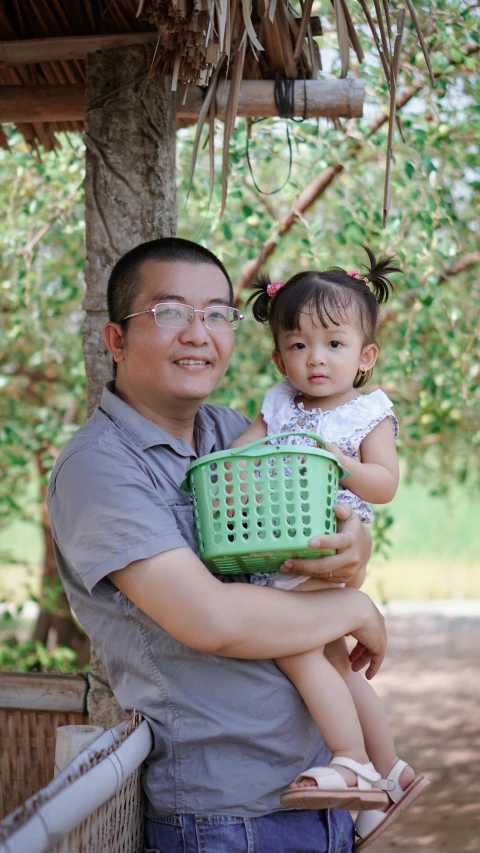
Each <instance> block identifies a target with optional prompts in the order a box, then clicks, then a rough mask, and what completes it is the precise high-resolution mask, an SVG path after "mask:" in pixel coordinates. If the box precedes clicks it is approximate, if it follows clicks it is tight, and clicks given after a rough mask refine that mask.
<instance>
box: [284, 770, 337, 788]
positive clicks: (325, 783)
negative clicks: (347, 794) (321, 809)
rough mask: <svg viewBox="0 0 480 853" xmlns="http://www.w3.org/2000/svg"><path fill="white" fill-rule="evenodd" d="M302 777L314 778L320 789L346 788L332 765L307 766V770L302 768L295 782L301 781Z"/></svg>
mask: <svg viewBox="0 0 480 853" xmlns="http://www.w3.org/2000/svg"><path fill="white" fill-rule="evenodd" d="M303 779H314V780H315V782H316V783H317V788H319V789H320V790H322V789H323V790H328V789H330V788H332V787H333V788H334V789H335V790H336V789H338V788H347V787H348V785H347V783H346V781H345V779H344V778H343V776H342V775H341V773H338V771H337V770H334V768H333V767H330V766H328V767H309V768H308V770H304V771H303V773H299V775H298V776H297V778H296V779H295V782H301V781H302V780H303Z"/></svg>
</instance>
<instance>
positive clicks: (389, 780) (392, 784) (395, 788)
mask: <svg viewBox="0 0 480 853" xmlns="http://www.w3.org/2000/svg"><path fill="white" fill-rule="evenodd" d="M405 767H408V764H407V763H406V761H402V760H401V759H400V758H399V760H398V761H397V763H396V764H394V765H393V767H392V769H391V770H390V773H389V774H388V776H387V777H386V779H380V782H379V783H378V787H379V788H380V789H381V790H382V791H386V792H387V794H388V796H389V797H390V799H391V800H393V802H394V803H398V802H400V800H401V799H402V797H403V796H404V794H405V791H404V790H403V789H402V788H401V787H400V776H401V775H402V773H403V771H404V770H405Z"/></svg>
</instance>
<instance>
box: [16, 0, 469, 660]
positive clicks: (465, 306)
mask: <svg viewBox="0 0 480 853" xmlns="http://www.w3.org/2000/svg"><path fill="white" fill-rule="evenodd" d="M416 9H417V13H418V14H419V15H420V17H421V18H422V20H424V21H427V24H426V25H425V26H426V32H427V41H428V43H429V46H430V50H431V57H432V63H433V69H434V72H435V75H436V76H437V85H436V88H435V89H431V88H430V86H429V83H428V78H427V76H426V74H425V65H424V59H423V55H422V54H421V52H420V51H419V47H418V43H417V41H416V39H415V36H414V34H413V33H411V34H410V36H409V38H408V39H407V40H406V47H405V51H406V54H405V57H404V67H403V69H402V80H403V83H402V89H401V91H400V93H399V94H400V96H402V97H403V98H404V100H405V106H404V107H403V110H402V112H401V120H402V126H403V132H404V136H405V143H403V142H402V141H401V140H400V138H399V134H398V132H397V135H396V136H397V138H396V142H395V156H394V162H393V165H392V204H391V211H390V216H389V219H388V222H387V226H386V228H385V229H383V228H382V198H383V181H384V167H385V150H386V135H387V122H386V114H387V111H388V108H387V104H388V93H387V90H386V87H385V85H384V84H383V82H382V75H381V74H380V73H379V62H378V58H377V56H376V54H373V53H371V52H370V53H367V54H366V58H365V62H364V64H363V65H362V67H361V69H358V68H356V67H354V68H353V70H352V73H353V74H359V75H360V74H361V76H362V77H363V78H364V79H365V82H366V88H367V97H366V108H365V115H364V118H363V119H360V120H355V121H351V122H347V121H343V122H336V123H335V124H333V123H331V122H329V121H327V120H326V119H320V120H319V121H318V122H313V121H301V122H293V121H290V122H289V123H288V124H289V133H290V137H291V148H292V153H291V156H290V150H289V144H288V140H287V136H286V122H285V121H283V120H265V121H253V122H251V123H247V122H246V121H243V120H238V121H237V126H236V129H235V132H234V134H233V136H232V139H231V143H230V178H229V194H228V204H227V210H226V213H225V214H224V216H223V218H222V219H220V218H219V215H218V210H219V199H220V180H219V178H218V181H217V182H216V183H215V185H214V187H213V197H212V200H211V203H210V204H209V201H208V198H209V163H208V154H207V152H206V151H205V150H204V151H202V152H201V153H200V156H199V160H198V163H197V168H196V172H195V178H194V182H193V187H192V191H191V194H190V198H189V200H188V203H186V197H187V186H188V175H189V168H190V158H191V152H192V147H193V139H194V132H195V129H194V128H190V129H184V130H181V131H179V133H178V145H177V169H178V207H179V214H178V234H179V236H182V237H186V238H188V239H192V240H197V241H199V242H201V243H203V244H205V245H207V246H208V247H209V248H211V249H212V250H213V251H215V252H216V253H217V254H218V255H219V256H220V257H221V259H222V260H223V261H224V263H225V264H226V266H227V267H228V269H229V271H230V272H231V274H232V277H233V279H234V281H237V282H238V283H239V284H242V283H243V282H244V280H245V278H246V271H247V270H249V269H252V267H253V266H255V259H256V258H258V257H260V256H261V255H260V253H261V252H263V254H266V252H265V246H267V248H268V247H270V248H273V249H274V251H272V252H271V253H270V256H269V257H268V262H267V264H266V266H267V268H269V269H270V270H271V272H272V275H273V277H274V278H283V279H286V278H288V277H289V276H290V275H291V274H292V273H294V272H297V271H299V270H301V269H308V268H311V267H317V268H321V269H322V268H326V267H328V266H331V265H340V266H344V267H346V268H347V269H350V268H355V267H358V266H360V265H361V264H362V263H363V262H364V261H365V260H366V257H365V253H364V251H363V249H362V244H364V243H365V244H367V245H369V246H370V247H371V248H372V249H373V250H374V251H375V252H376V253H378V254H383V253H387V254H390V253H392V254H393V253H395V254H396V255H397V257H398V258H399V260H400V262H401V266H402V267H403V269H404V275H403V276H396V291H395V296H394V298H393V299H392V301H391V303H389V304H388V306H387V307H386V309H384V311H383V314H382V319H381V323H380V325H381V329H380V344H381V356H380V359H379V362H378V367H376V369H375V374H374V377H373V380H372V382H371V384H370V386H369V387H370V390H373V388H374V387H376V386H377V385H381V386H382V387H383V388H384V389H385V390H386V391H387V393H388V394H389V395H390V396H391V397H392V398H393V400H394V402H395V404H396V407H397V412H398V414H399V417H400V420H401V424H402V430H401V436H400V441H399V452H400V455H401V459H402V465H403V470H404V477H405V478H406V479H407V480H411V481H413V482H414V483H416V484H418V485H417V486H415V488H417V489H420V490H423V491H421V492H417V493H416V494H418V495H425V489H428V491H429V492H430V493H433V494H437V495H442V494H445V492H446V491H447V490H448V489H449V488H450V489H451V490H452V489H453V493H454V494H455V496H457V495H459V494H460V492H458V491H456V488H459V487H456V485H455V484H463V486H462V490H461V494H462V495H463V501H464V503H462V502H461V501H460V502H459V501H458V500H457V498H455V501H456V502H457V505H458V506H460V505H462V506H464V505H465V503H467V502H468V500H470V498H469V497H468V495H470V494H471V493H472V491H471V490H473V489H474V488H475V487H476V486H478V447H479V444H480V423H479V412H480V391H479V384H480V383H479V380H478V377H479V372H480V368H479V364H480V361H479V356H480V351H479V348H480V343H479V332H480V284H479V270H480V251H479V244H478V235H479V228H480V226H479V221H480V220H479V216H478V199H479V192H478V191H479V189H480V156H479V144H480V106H479V104H480V75H479V58H478V57H479V55H480V53H479V26H478V24H479V22H480V15H479V12H480V10H479V9H478V4H474V3H471V4H470V5H469V4H467V3H465V2H460V0H449V2H436V3H429V2H425V3H421V4H416ZM354 10H355V7H352V11H354ZM359 20H360V18H359ZM322 22H323V17H322ZM323 39H324V44H326V45H327V46H328V45H329V44H331V46H332V51H331V57H332V65H331V68H329V69H328V71H329V72H330V71H331V72H332V73H334V74H336V73H337V71H338V69H337V67H336V63H337V61H338V60H337V56H338V54H337V50H336V43H335V39H336V34H335V31H334V28H333V25H332V28H331V29H329V26H328V22H327V21H325V26H324V35H323ZM366 44H368V35H367V33H365V45H366ZM365 45H364V46H365ZM324 54H325V51H323V55H324ZM327 56H328V51H327ZM222 128H223V125H222V124H221V123H220V122H218V123H217V124H216V143H217V145H216V147H217V151H218V155H217V161H218V162H217V172H218V173H219V172H220V157H221V154H220V152H221V135H222ZM247 139H248V154H249V158H248V159H249V161H250V163H249V162H248V159H247ZM10 145H11V151H10V152H4V151H3V152H1V151H0V202H1V204H0V207H1V210H2V213H1V222H2V227H1V230H0V246H1V255H0V272H1V275H0V287H1V288H2V300H1V306H2V307H1V311H0V354H1V374H0V385H1V387H2V394H1V397H0V423H1V427H0V428H1V436H2V442H1V444H2V447H1V464H2V472H3V476H2V481H1V483H0V525H3V526H5V527H6V528H7V530H6V532H5V535H4V536H1V535H0V562H2V563H3V575H4V578H5V577H7V575H8V576H9V577H13V578H14V579H17V578H18V577H19V573H18V571H15V568H14V567H15V560H17V561H18V560H19V561H20V563H21V564H22V565H24V564H25V562H26V559H28V558H26V557H25V554H27V555H28V553H32V548H31V547H30V548H29V543H28V542H26V541H25V542H19V539H25V537H26V534H25V531H31V536H32V537H33V536H34V531H35V525H36V527H37V528H38V527H39V526H40V530H41V533H42V538H43V543H44V544H43V551H44V554H45V557H44V564H43V581H42V584H41V586H39V584H38V570H37V571H36V572H35V575H34V576H35V578H36V581H35V584H34V587H35V589H36V595H37V596H38V597H39V600H40V604H41V610H40V616H39V618H38V620H37V625H36V629H35V632H34V635H33V639H34V641H36V642H41V643H42V644H45V643H46V642H47V641H49V643H50V645H51V647H52V649H53V647H54V646H55V644H59V645H60V646H63V645H66V646H71V647H73V648H75V649H76V650H77V651H78V653H79V655H80V658H79V660H80V662H82V661H83V660H84V659H86V658H85V657H84V653H85V642H84V638H83V636H82V634H81V632H80V631H79V629H78V627H77V626H76V625H75V624H74V622H73V621H72V620H71V618H70V614H69V611H68V606H67V604H66V601H65V599H64V597H63V594H62V593H61V590H60V588H59V585H58V581H57V575H56V570H55V566H54V561H53V553H52V547H51V537H50V531H49V524H48V516H47V514H46V512H45V504H44V498H45V488H46V483H47V479H48V473H49V471H50V469H51V467H52V466H53V464H54V460H55V457H56V454H57V453H58V449H59V448H60V447H61V446H62V445H63V444H64V443H65V441H66V440H67V438H68V437H69V435H70V434H71V432H72V431H73V430H74V429H76V427H77V426H78V425H79V424H80V423H81V422H82V420H83V417H84V372H83V363H82V355H81V341H80V325H81V322H82V313H81V310H80V305H81V300H82V292H83V278H82V265H83V258H84V246H83V230H84V222H83V215H84V214H83V195H82V179H83V169H84V161H83V144H82V141H81V139H80V138H71V139H69V140H65V142H64V145H63V146H62V148H61V149H60V150H59V151H58V152H57V153H56V154H48V155H42V156H41V157H40V156H38V155H36V154H35V153H34V152H30V151H29V150H28V149H27V148H26V145H25V143H24V142H23V141H22V139H21V138H20V136H18V135H17V134H15V133H12V134H11V135H10ZM290 172H291V174H290ZM319 176H320V177H321V176H323V178H324V180H323V184H322V185H321V188H320V190H318V191H316V201H315V203H314V204H313V205H312V206H310V207H309V208H308V209H305V210H304V211H303V212H301V213H300V215H296V216H290V217H289V211H291V210H292V207H293V206H294V205H298V199H299V198H300V197H301V194H302V192H304V191H305V189H306V188H308V187H310V188H311V187H312V180H313V179H316V181H317V183H318V182H319ZM287 178H288V180H287ZM286 180H287V183H286V185H285V186H284V187H283V189H281V191H279V192H277V193H275V192H274V191H275V190H276V189H277V188H278V187H279V186H281V185H282V184H283V183H284V182H285V181H286ZM268 193H271V194H268ZM290 222H291V223H292V225H291V227H286V223H287V225H288V223H290ZM282 235H283V236H282ZM248 264H250V266H248ZM242 295H245V292H244V291H243V290H242V293H241V294H240V297H241V296H242ZM270 352H271V341H270V339H269V335H268V333H267V331H266V330H263V329H261V328H259V327H258V325H257V324H255V323H254V322H253V320H252V319H251V317H247V319H246V320H245V321H244V323H243V324H242V327H241V329H240V331H239V332H238V342H237V349H236V353H235V356H234V358H233V360H232V364H231V367H230V369H229V371H228V374H227V376H226V378H225V380H224V382H223V383H222V386H221V387H220V388H219V389H218V390H217V391H216V392H215V396H214V399H215V401H216V402H221V403H224V404H227V405H231V406H233V407H234V408H238V409H241V410H242V411H245V412H246V413H247V414H248V415H250V416H252V415H254V414H255V413H256V412H257V410H258V406H259V404H260V401H261V399H262V397H263V395H264V393H265V390H266V389H267V388H268V387H269V386H270V385H271V384H272V383H273V382H275V381H278V376H277V375H276V373H275V369H274V367H273V365H272V362H271V358H270ZM475 460H477V462H475ZM412 488H413V487H412ZM409 494H410V498H406V499H404V500H406V503H407V504H408V502H409V500H411V495H412V494H413V492H410V493H409ZM398 506H401V504H398ZM415 506H416V513H417V519H416V520H417V528H416V529H415V527H414V526H413V525H412V524H411V514H410V524H408V521H407V519H408V507H404V510H402V511H403V514H404V517H405V522H404V526H403V527H402V526H401V525H399V526H400V529H401V536H402V539H403V542H404V543H405V542H407V544H408V543H409V545H408V547H409V548H410V551H408V553H410V554H412V555H413V556H414V555H415V553H416V549H418V541H419V538H423V540H425V538H428V535H427V532H426V530H425V527H424V526H423V525H424V520H422V518H421V509H422V506H423V504H422V498H421V497H420V498H419V499H418V501H417V504H416V505H415ZM395 512H396V510H393V514H395ZM430 512H432V510H430ZM445 512H446V516H445V517H446V522H447V523H448V521H449V519H450V518H451V515H449V513H450V510H445ZM410 513H411V507H410ZM377 518H378V522H377V530H376V542H377V548H378V549H379V550H380V551H382V550H383V551H384V550H385V546H386V545H387V544H388V537H389V536H390V525H391V520H392V512H391V511H390V510H389V509H388V510H386V511H385V510H384V511H382V512H380V513H379V514H378V516H377ZM15 519H16V520H17V522H20V521H22V522H23V526H20V527H16V528H12V522H13V521H14V520H15ZM28 520H30V522H32V524H31V525H30V527H26V526H25V522H26V521H28ZM457 522H458V524H459V525H460V526H459V527H458V530H459V531H460V532H459V533H458V534H457V537H456V538H455V537H453V539H454V541H455V545H453V544H452V552H451V553H452V554H453V555H454V554H455V551H456V549H457V550H458V543H459V542H460V543H461V541H462V539H463V538H465V536H467V532H466V531H465V529H464V528H462V527H461V522H460V519H459V517H458V515H457ZM420 524H422V528H421V529H420ZM13 529H15V530H16V531H17V533H15V534H12V530H13ZM28 535H30V534H28ZM468 537H469V541H470V542H471V530H468ZM453 539H452V543H453ZM2 543H3V544H2ZM9 543H13V545H14V547H12V548H9V547H7V546H8V545H9ZM22 547H23V551H22ZM470 547H471V552H472V553H473V552H474V551H475V552H476V551H477V548H478V546H475V545H473V544H471V545H470ZM1 551H3V553H1ZM447 551H448V549H447ZM37 553H38V548H37ZM447 556H448V553H447ZM415 570H416V569H415ZM22 576H23V577H24V576H25V575H22ZM15 583H16V580H15ZM422 589H423V587H422ZM426 589H427V594H429V591H431V594H432V595H435V594H438V587H437V586H435V583H433V582H432V586H431V587H427V588H426ZM378 590H380V593H381V592H382V585H381V583H379V584H378V586H377V591H378ZM436 590H437V592H436ZM2 594H3V595H4V597H6V598H12V593H11V590H9V589H8V584H7V583H5V582H3V583H2V580H1V578H0V596H1V595H2ZM25 594H26V593H25ZM30 595H31V593H30ZM16 597H17V600H21V599H22V594H21V593H20V592H19V591H18V590H16ZM23 597H25V595H24V596H23ZM4 627H7V626H4ZM52 638H53V639H52ZM39 648H40V647H39ZM25 654H26V653H25ZM28 654H29V655H30V657H29V661H31V659H32V658H31V655H32V648H31V647H29V652H28ZM52 654H53V651H52ZM33 657H34V658H35V654H34V655H33ZM40 657H41V656H39V654H37V658H36V659H37V665H38V666H45V665H47V664H45V658H42V659H40ZM11 660H12V654H11V650H10V651H9V652H8V654H7V653H5V655H4V665H5V666H6V667H7V666H10V665H15V666H17V667H18V666H19V662H18V655H17V658H16V663H14V664H11V663H9V661H11ZM51 662H52V665H58V661H57V663H56V662H55V661H53V660H52V661H51ZM61 665H62V666H64V663H63V661H62V664H61ZM1 666H2V658H1V653H0V667H1Z"/></svg>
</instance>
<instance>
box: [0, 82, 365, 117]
mask: <svg viewBox="0 0 480 853" xmlns="http://www.w3.org/2000/svg"><path fill="white" fill-rule="evenodd" d="M274 91H275V90H274V83H273V81H271V80H244V81H243V82H242V85H241V88H240V96H239V102H238V109H237V115H239V116H243V117H250V118H255V117H267V116H275V115H278V109H277V107H276V104H275V94H274ZM229 92H230V81H229V80H227V81H226V82H225V83H222V84H221V85H219V86H218V89H217V97H216V115H217V116H218V117H219V118H222V119H223V118H225V112H226V108H227V103H228V96H229ZM364 95H365V87H364V83H363V80H305V81H303V80H298V81H297V82H296V85H295V115H296V116H303V115H306V116H307V117H310V118H316V117H318V116H326V117H328V118H358V117H360V116H361V115H362V112H363V101H364ZM184 96H185V89H184V87H183V86H182V87H179V90H178V93H177V118H178V119H190V120H193V121H196V120H197V119H198V116H199V113H200V110H201V108H202V105H203V100H204V92H203V89H201V88H200V87H199V86H190V87H189V88H188V91H187V95H186V99H185V103H184ZM97 106H98V108H101V107H103V106H104V101H102V102H98V105H95V104H94V105H91V108H92V109H95V108H96V107H97ZM305 107H306V109H305ZM84 118H85V87H84V85H83V83H75V84H73V85H61V86H59V85H52V86H0V122H5V123H6V122H13V123H14V124H18V123H22V122H25V123H31V122H50V121H83V119H84Z"/></svg>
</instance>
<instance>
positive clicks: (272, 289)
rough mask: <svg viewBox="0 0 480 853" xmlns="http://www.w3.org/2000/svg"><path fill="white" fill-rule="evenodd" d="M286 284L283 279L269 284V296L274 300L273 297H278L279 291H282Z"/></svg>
mask: <svg viewBox="0 0 480 853" xmlns="http://www.w3.org/2000/svg"><path fill="white" fill-rule="evenodd" d="M284 284H285V282H284V281H282V280H281V279H278V280H277V281H272V283H271V284H269V285H268V287H267V293H268V295H269V296H271V297H272V299H273V297H274V296H276V295H277V293H278V291H279V290H281V289H282V287H283V286H284Z"/></svg>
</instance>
